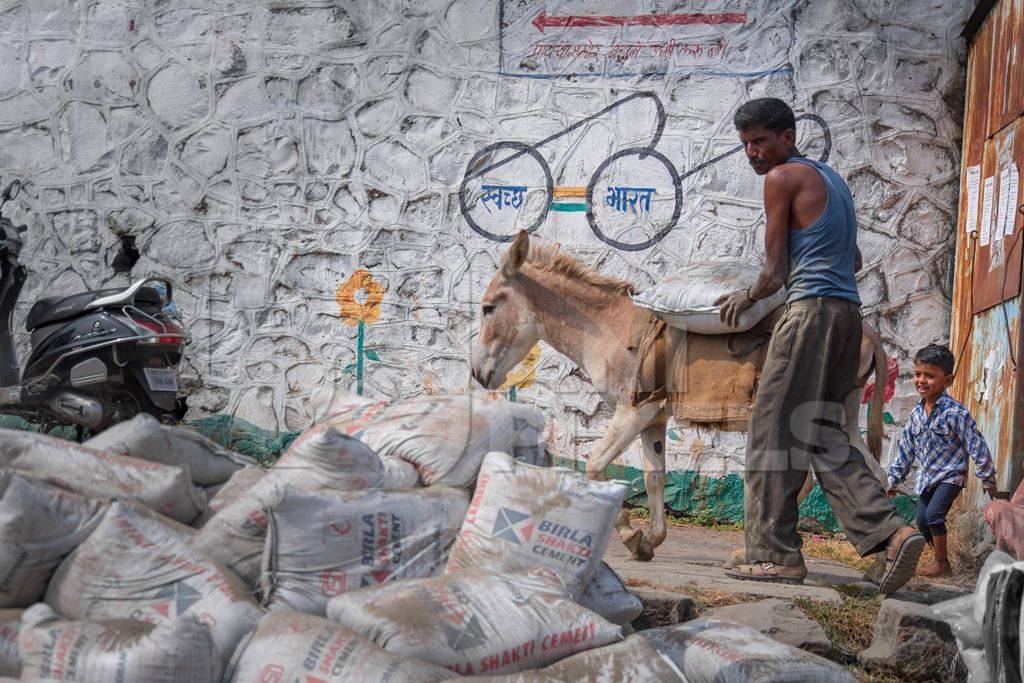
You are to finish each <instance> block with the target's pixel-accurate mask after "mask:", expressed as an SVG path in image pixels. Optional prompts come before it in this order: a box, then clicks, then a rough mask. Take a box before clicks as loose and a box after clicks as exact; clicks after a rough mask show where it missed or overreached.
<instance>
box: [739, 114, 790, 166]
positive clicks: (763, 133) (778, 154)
mask: <svg viewBox="0 0 1024 683" xmlns="http://www.w3.org/2000/svg"><path fill="white" fill-rule="evenodd" d="M740 140H741V141H742V142H743V152H744V153H745V154H746V155H747V160H748V161H749V162H750V165H751V166H753V168H754V172H755V173H757V175H764V174H765V173H767V172H768V171H770V170H772V169H773V168H775V167H776V166H778V165H779V164H784V163H786V161H788V160H789V155H790V151H791V150H792V149H793V144H794V142H795V140H796V131H794V130H793V129H789V130H784V131H782V132H781V133H776V132H775V131H773V130H769V129H768V128H763V127H761V126H753V127H751V128H748V129H747V130H744V131H740Z"/></svg>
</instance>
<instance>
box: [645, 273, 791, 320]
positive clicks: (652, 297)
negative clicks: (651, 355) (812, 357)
mask: <svg viewBox="0 0 1024 683" xmlns="http://www.w3.org/2000/svg"><path fill="white" fill-rule="evenodd" d="M760 272H761V266H759V265H757V264H754V263H747V262H746V261H724V262H723V261H695V262H692V263H688V264H686V265H683V266H680V267H679V268H677V269H676V270H675V271H674V272H673V273H672V274H671V275H669V276H668V277H667V278H665V279H664V280H663V281H662V282H661V283H659V284H657V285H655V286H654V287H651V288H650V289H646V290H644V291H643V292H640V293H639V294H636V295H634V296H633V303H635V304H636V305H637V306H640V307H641V308H646V309H648V310H650V311H651V312H652V313H654V314H655V315H657V316H658V317H659V318H661V319H662V320H664V321H665V322H666V323H668V324H669V325H671V326H672V327H677V328H679V329H683V330H688V331H690V332H696V333H698V334H725V333H727V332H743V331H745V330H749V329H750V328H751V327H753V326H754V325H756V324H757V323H759V322H761V319H762V318H764V317H765V316H766V315H768V314H769V313H771V312H772V311H774V310H775V309H776V308H778V307H779V306H781V305H782V304H784V303H786V289H785V288H782V289H779V291H777V292H776V293H775V294H772V295H771V296H769V297H768V298H766V299H761V300H759V301H757V302H756V303H755V304H753V305H752V306H751V307H750V308H748V309H747V310H746V311H744V312H743V313H742V314H740V319H739V325H738V326H736V327H729V326H727V325H726V324H725V323H724V322H722V320H721V318H720V317H719V308H718V306H716V305H715V301H717V300H718V298H719V297H721V296H724V295H726V294H729V293H731V292H735V291H736V290H738V289H744V288H746V287H750V286H751V285H753V284H754V283H755V282H756V281H757V275H758V273H760Z"/></svg>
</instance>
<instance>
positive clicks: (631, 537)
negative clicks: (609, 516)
mask: <svg viewBox="0 0 1024 683" xmlns="http://www.w3.org/2000/svg"><path fill="white" fill-rule="evenodd" d="M621 538H622V545H624V546H626V550H628V551H629V552H630V554H631V555H636V551H637V549H638V548H639V547H640V543H641V542H642V541H643V540H644V532H643V531H641V530H640V529H633V531H632V532H631V533H629V534H627V535H623V536H621Z"/></svg>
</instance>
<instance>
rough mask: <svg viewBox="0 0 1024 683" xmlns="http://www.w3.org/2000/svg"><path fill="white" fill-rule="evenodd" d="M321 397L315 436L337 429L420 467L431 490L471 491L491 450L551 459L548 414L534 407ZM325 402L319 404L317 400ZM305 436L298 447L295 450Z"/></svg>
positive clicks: (463, 400) (453, 399) (465, 400)
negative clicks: (545, 436) (547, 449)
mask: <svg viewBox="0 0 1024 683" xmlns="http://www.w3.org/2000/svg"><path fill="white" fill-rule="evenodd" d="M330 399H331V394H318V395H317V399H316V400H314V406H313V412H314V414H315V415H319V416H322V417H324V419H323V420H322V421H321V423H320V424H318V426H316V427H314V428H313V429H311V430H310V432H309V434H314V433H316V431H317V430H319V429H323V428H324V425H325V424H331V425H335V426H336V427H338V428H339V429H341V430H342V431H344V432H345V433H346V434H349V435H351V436H354V437H355V438H357V439H359V440H361V441H363V442H364V443H366V444H367V445H368V446H369V447H370V448H372V449H373V450H374V452H376V453H377V455H379V456H380V457H381V458H389V457H396V458H401V459H402V460H405V461H406V462H409V463H411V464H413V465H415V466H416V469H417V470H418V471H419V477H420V481H421V482H423V483H424V484H426V485H428V486H430V485H434V484H442V485H447V486H462V487H466V486H469V485H470V484H471V483H472V482H473V480H474V479H476V475H477V472H478V471H479V469H480V462H481V460H482V459H483V456H484V454H486V453H487V452H488V451H503V452H506V453H510V454H511V455H512V456H513V457H515V458H518V459H522V460H526V461H529V462H539V461H541V460H543V458H545V451H544V439H543V432H544V415H543V414H542V413H541V412H540V411H539V410H538V409H537V408H534V407H532V406H529V405H526V404H523V403H509V402H507V401H490V400H486V399H480V398H477V397H473V396H427V397H423V398H417V399H412V400H408V401H398V402H395V403H384V402H380V401H377V402H366V401H353V400H346V399H345V398H344V397H340V398H336V400H334V401H333V402H331V400H330ZM318 400H322V401H323V402H322V403H320V404H317V402H316V401H318ZM304 437H305V435H303V436H300V437H299V438H298V439H297V440H296V441H295V442H294V443H293V444H292V448H295V447H296V445H297V444H300V443H301V442H302V440H303V438H304Z"/></svg>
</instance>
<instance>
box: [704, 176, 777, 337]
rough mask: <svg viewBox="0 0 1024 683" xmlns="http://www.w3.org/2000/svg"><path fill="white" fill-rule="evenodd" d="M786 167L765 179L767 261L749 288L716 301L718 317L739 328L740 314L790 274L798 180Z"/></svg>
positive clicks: (774, 289)
mask: <svg viewBox="0 0 1024 683" xmlns="http://www.w3.org/2000/svg"><path fill="white" fill-rule="evenodd" d="M791 170H792V169H787V168H786V167H785V166H779V167H776V168H773V169H772V170H771V171H769V172H768V174H767V175H766V176H765V178H764V214H765V229H764V252H765V263H764V267H763V268H762V269H761V272H760V273H759V274H758V276H757V280H756V281H755V282H754V284H753V285H752V286H751V287H750V288H749V289H740V290H737V291H735V292H733V293H732V294H727V295H726V296H723V297H721V298H720V299H718V300H717V301H715V305H716V306H721V310H720V312H719V316H720V317H721V319H722V321H723V322H725V323H726V324H728V325H729V326H730V327H736V326H737V324H738V321H739V317H740V314H741V313H743V311H745V310H747V309H748V308H750V306H752V305H753V303H754V302H755V301H757V300H759V299H765V298H767V297H769V296H771V295H772V294H774V293H775V292H777V291H779V289H780V288H781V287H782V286H783V285H785V284H786V277H787V275H789V227H790V220H789V211H790V207H791V206H792V203H793V196H794V195H795V194H796V191H797V180H796V178H795V177H794V175H793V173H791V172H787V171H791Z"/></svg>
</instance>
